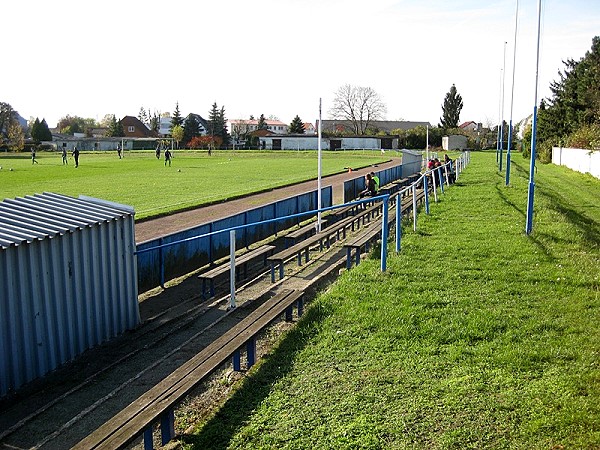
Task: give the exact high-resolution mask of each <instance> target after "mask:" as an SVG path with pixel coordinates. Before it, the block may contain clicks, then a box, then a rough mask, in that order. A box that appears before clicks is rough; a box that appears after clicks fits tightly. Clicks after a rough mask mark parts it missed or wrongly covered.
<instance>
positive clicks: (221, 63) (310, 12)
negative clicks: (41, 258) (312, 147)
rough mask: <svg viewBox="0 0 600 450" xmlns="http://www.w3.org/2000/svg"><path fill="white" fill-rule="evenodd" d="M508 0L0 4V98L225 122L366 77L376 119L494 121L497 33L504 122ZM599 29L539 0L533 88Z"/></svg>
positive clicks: (529, 1) (529, 47) (527, 38)
mask: <svg viewBox="0 0 600 450" xmlns="http://www.w3.org/2000/svg"><path fill="white" fill-rule="evenodd" d="M537 4H538V1H537V0H520V1H519V26H518V35H517V58H516V61H517V63H516V81H515V87H514V110H513V111H514V112H513V119H514V121H515V122H516V121H518V120H520V119H522V118H524V117H526V116H527V115H529V114H531V112H532V111H533V103H534V87H535V52H536V34H537ZM515 9H516V0H491V1H485V0H368V1H364V0H360V1H359V0H254V1H248V0H220V1H210V2H209V1H194V2H188V1H183V0H172V1H160V2H159V1H156V0H143V1H142V0H120V1H116V0H103V1H97V0H88V1H75V0H54V1H48V0H27V1H14V0H13V1H7V2H4V4H3V5H2V8H1V11H2V12H1V17H2V35H3V37H4V38H3V50H2V68H1V70H0V101H4V102H8V103H10V104H11V105H12V106H13V108H15V109H16V110H17V111H19V113H20V114H21V115H22V116H23V117H25V118H26V119H29V118H30V117H39V118H40V120H41V119H42V118H46V121H47V122H48V124H49V125H50V126H51V127H53V126H55V125H56V123H57V121H58V120H59V119H60V118H61V117H63V116H65V115H67V114H70V115H77V116H81V117H86V118H87V117H93V118H96V119H98V120H101V119H102V118H103V117H104V115H105V114H115V115H116V116H117V117H118V118H120V117H122V116H124V115H133V116H137V115H138V113H139V110H140V107H142V106H143V107H144V108H146V109H150V110H153V111H154V110H157V111H160V112H172V111H173V110H174V109H175V103H176V102H179V106H180V110H181V112H182V114H184V115H187V114H188V113H190V112H194V113H197V114H200V115H202V116H203V117H207V116H208V111H209V109H210V107H211V105H212V104H213V103H214V102H216V103H217V104H218V106H219V107H221V106H224V107H225V112H226V116H227V118H228V119H239V118H248V117H249V116H250V115H251V114H252V115H254V116H258V115H260V114H265V116H267V117H268V116H270V115H273V116H276V117H278V118H279V119H280V120H282V121H283V122H286V123H289V122H291V120H292V119H293V118H294V116H295V115H299V116H300V118H301V119H302V120H303V121H305V122H314V121H315V120H316V119H317V118H318V105H319V98H322V100H323V118H324V119H327V118H328V117H329V114H328V112H329V109H330V108H331V103H332V101H333V97H334V94H335V91H336V90H337V89H338V88H339V87H340V86H342V85H344V84H351V85H355V86H368V87H371V88H373V89H374V90H375V91H376V92H377V93H378V94H379V95H380V96H381V98H382V100H383V101H384V103H385V104H386V105H387V110H388V113H387V117H386V118H387V119H389V120H400V119H403V120H412V121H429V122H431V124H432V125H437V124H438V123H439V118H440V116H441V113H442V111H441V104H442V103H443V100H444V96H445V94H446V93H447V92H448V90H449V89H450V87H451V86H452V84H455V85H456V88H457V90H458V92H459V93H460V94H461V95H462V98H463V102H464V108H463V110H462V113H461V116H460V120H461V122H465V121H469V120H474V121H476V122H483V123H484V125H485V124H486V123H497V122H498V117H499V109H500V108H499V106H500V98H501V96H500V87H501V79H502V76H501V73H502V72H501V69H502V67H503V50H504V42H507V45H506V70H505V72H504V74H505V84H504V86H505V95H504V105H505V106H504V117H505V119H506V120H507V121H508V118H509V117H510V98H511V85H512V66H513V64H512V61H513V46H514V30H515V28H514V27H515ZM595 35H600V1H598V0H569V1H568V2H567V1H565V0H544V1H543V11H542V34H541V58H540V69H539V79H540V82H539V97H540V98H542V97H547V96H549V95H550V91H549V89H548V86H549V84H550V82H551V81H552V80H555V79H557V78H558V75H557V74H558V71H559V70H562V69H563V68H564V65H563V63H562V60H564V59H568V58H573V59H575V60H579V59H580V58H582V57H583V56H584V55H585V52H586V51H588V50H589V49H590V48H591V44H592V38H593V37H594V36H595Z"/></svg>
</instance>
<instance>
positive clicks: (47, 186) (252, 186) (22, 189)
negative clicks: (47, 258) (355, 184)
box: [0, 151, 389, 219]
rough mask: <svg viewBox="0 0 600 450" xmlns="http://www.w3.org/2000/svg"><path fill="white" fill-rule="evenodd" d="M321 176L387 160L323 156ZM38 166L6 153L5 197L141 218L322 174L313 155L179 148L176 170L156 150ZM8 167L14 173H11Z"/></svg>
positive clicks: (53, 157) (0, 157) (0, 160)
mask: <svg viewBox="0 0 600 450" xmlns="http://www.w3.org/2000/svg"><path fill="white" fill-rule="evenodd" d="M322 155H323V156H322V166H323V168H322V173H323V175H324V176H325V175H331V174H334V173H340V172H344V171H345V170H347V169H345V168H347V167H353V168H358V167H365V166H370V165H371V164H376V163H379V162H382V161H386V160H387V159H389V158H385V157H381V155H380V154H379V153H375V152H364V153H363V152H323V153H322ZM37 160H38V161H39V164H32V162H31V157H30V155H29V154H26V153H23V154H17V155H13V154H1V153H0V167H2V169H0V200H2V199H4V198H14V197H22V196H25V195H31V194H35V193H42V192H56V193H59V194H65V195H71V196H74V197H76V196H78V195H80V194H83V195H88V196H92V197H98V198H102V199H105V200H110V201H114V202H118V203H124V204H126V205H131V206H133V207H134V208H135V210H136V218H137V219H143V218H147V217H152V216H157V215H161V214H166V213H170V212H174V211H177V210H183V209H189V208H191V207H194V206H199V205H203V204H208V203H213V202H217V201H222V200H225V199H231V198H235V197H239V196H242V195H245V194H248V193H252V192H257V191H261V190H266V189H271V188H274V187H280V186H285V185H289V184H294V183H298V182H301V181H306V180H310V179H313V178H316V177H317V156H316V152H315V151H300V152H272V151H271V152H251V151H236V152H233V151H218V152H214V153H213V156H210V157H209V156H208V155H207V154H206V152H189V151H175V158H174V159H173V162H172V166H171V167H165V166H164V159H161V160H157V159H156V158H155V157H154V152H143V151H135V152H126V154H125V157H124V158H123V159H118V158H117V155H116V152H111V153H109V154H107V153H91V152H90V153H86V152H82V153H81V155H80V157H79V167H78V168H77V169H75V166H74V162H73V159H72V158H71V157H70V156H69V165H68V166H63V165H62V158H61V156H60V153H56V152H55V153H47V152H38V153H37ZM10 169H13V170H12V171H11V170H10Z"/></svg>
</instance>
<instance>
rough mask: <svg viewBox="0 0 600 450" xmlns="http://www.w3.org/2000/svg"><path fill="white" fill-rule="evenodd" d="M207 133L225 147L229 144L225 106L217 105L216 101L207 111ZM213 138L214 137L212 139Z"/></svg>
mask: <svg viewBox="0 0 600 450" xmlns="http://www.w3.org/2000/svg"><path fill="white" fill-rule="evenodd" d="M207 131H208V133H209V134H210V136H211V137H213V138H215V137H216V138H219V139H216V141H220V142H221V143H222V144H221V145H222V146H224V147H225V148H226V147H227V145H229V133H228V132H227V119H226V118H225V107H221V109H219V107H218V106H217V103H216V102H215V103H213V105H212V107H211V109H210V111H209V113H208V130H207ZM213 140H214V139H213Z"/></svg>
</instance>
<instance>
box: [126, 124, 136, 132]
mask: <svg viewBox="0 0 600 450" xmlns="http://www.w3.org/2000/svg"><path fill="white" fill-rule="evenodd" d="M127 131H129V132H130V133H133V132H134V131H135V127H134V126H133V125H129V126H128V127H127Z"/></svg>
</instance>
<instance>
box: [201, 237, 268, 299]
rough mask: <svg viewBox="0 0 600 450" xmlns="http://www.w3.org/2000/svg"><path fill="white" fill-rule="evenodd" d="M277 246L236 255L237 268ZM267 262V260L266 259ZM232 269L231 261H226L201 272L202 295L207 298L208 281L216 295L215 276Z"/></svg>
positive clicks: (211, 293)
mask: <svg viewBox="0 0 600 450" xmlns="http://www.w3.org/2000/svg"><path fill="white" fill-rule="evenodd" d="M275 248H276V247H275V246H274V245H268V244H265V245H262V246H260V247H258V248H256V249H254V250H251V251H249V252H246V253H244V254H242V255H240V256H236V258H235V267H236V269H237V268H238V267H240V266H241V265H244V269H245V268H246V264H247V263H248V262H250V261H251V260H253V259H255V258H258V257H260V256H263V255H266V254H268V253H270V252H273V251H274V250H275ZM265 263H266V260H265ZM230 270H231V262H230V260H229V261H226V262H225V263H223V264H221V265H218V266H217V267H214V268H212V269H210V270H208V271H207V272H204V273H201V274H200V275H198V278H200V279H201V280H202V297H203V298H206V281H209V282H210V296H211V297H214V295H215V286H214V280H215V278H217V277H218V276H220V275H223V274H225V273H228V272H229V271H230Z"/></svg>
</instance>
